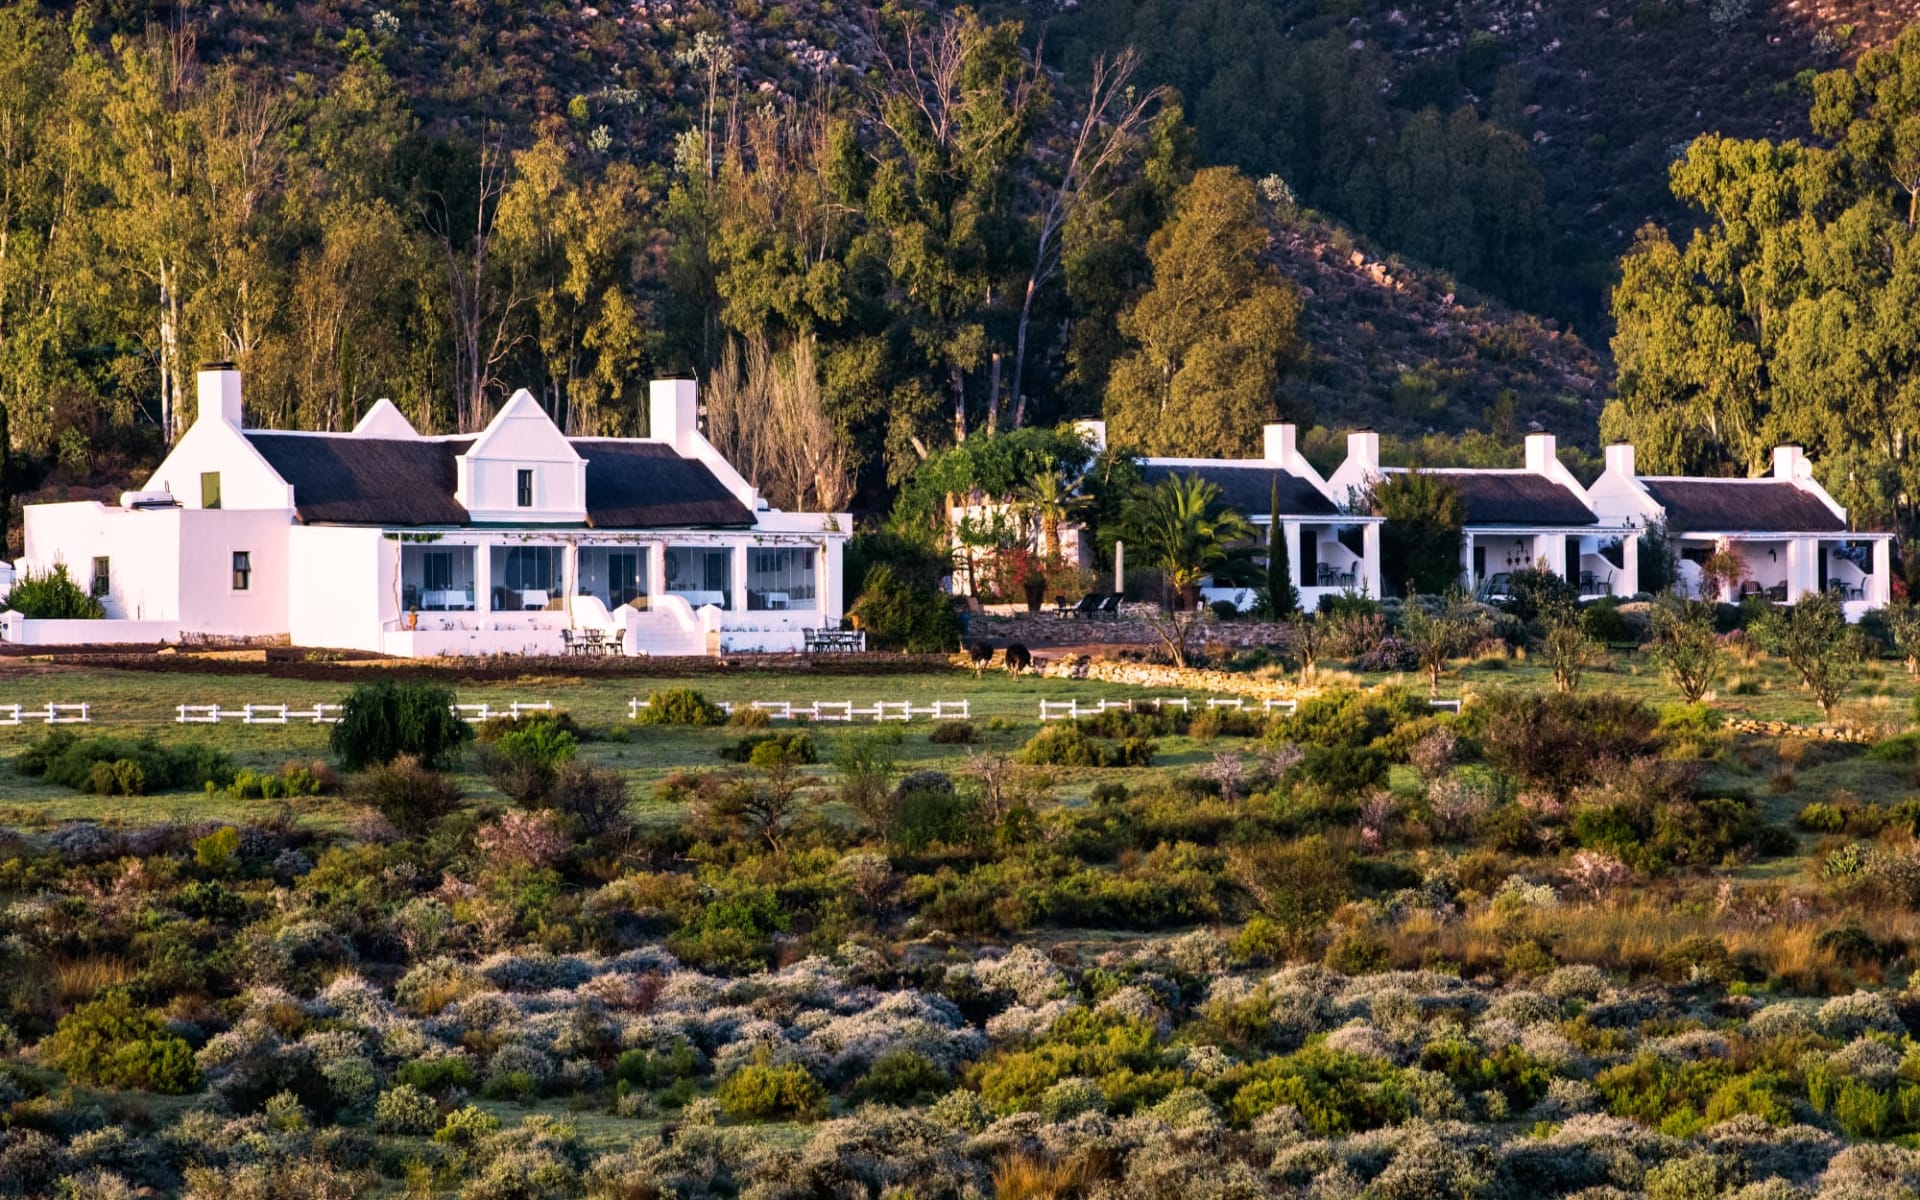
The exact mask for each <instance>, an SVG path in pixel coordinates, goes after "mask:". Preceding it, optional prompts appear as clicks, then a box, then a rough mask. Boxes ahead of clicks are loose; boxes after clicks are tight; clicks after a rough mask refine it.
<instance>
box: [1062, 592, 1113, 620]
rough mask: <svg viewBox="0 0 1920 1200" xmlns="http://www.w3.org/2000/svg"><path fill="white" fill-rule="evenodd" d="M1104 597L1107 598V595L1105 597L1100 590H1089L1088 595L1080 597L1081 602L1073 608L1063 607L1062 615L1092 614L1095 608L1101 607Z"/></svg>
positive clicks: (1086, 615)
mask: <svg viewBox="0 0 1920 1200" xmlns="http://www.w3.org/2000/svg"><path fill="white" fill-rule="evenodd" d="M1103 599H1105V597H1103V596H1102V595H1101V594H1100V593H1099V592H1088V593H1087V594H1086V595H1084V596H1082V597H1080V602H1079V603H1078V604H1075V605H1074V606H1073V607H1071V608H1064V609H1061V610H1060V615H1061V616H1063V617H1089V616H1092V615H1093V613H1094V610H1095V609H1097V608H1099V607H1100V601H1101V600H1103Z"/></svg>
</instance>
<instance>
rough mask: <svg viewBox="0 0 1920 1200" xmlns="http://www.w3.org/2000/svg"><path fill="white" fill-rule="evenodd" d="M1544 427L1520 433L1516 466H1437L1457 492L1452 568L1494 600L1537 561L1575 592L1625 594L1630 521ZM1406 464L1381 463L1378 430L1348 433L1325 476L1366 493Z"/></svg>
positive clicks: (1633, 585) (1337, 488) (1634, 582)
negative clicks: (1601, 506) (1458, 522)
mask: <svg viewBox="0 0 1920 1200" xmlns="http://www.w3.org/2000/svg"><path fill="white" fill-rule="evenodd" d="M1558 450H1559V447H1558V443H1557V442H1556V440H1555V439H1554V436H1553V435H1552V434H1550V433H1533V434H1528V435H1527V440H1526V457H1525V465H1524V466H1520V467H1510V468H1509V467H1501V468H1486V467H1435V468H1422V470H1423V473H1426V474H1431V475H1436V476H1439V477H1440V478H1442V479H1444V480H1446V481H1447V483H1449V484H1450V485H1452V486H1453V488H1454V489H1455V490H1456V491H1458V492H1459V493H1460V499H1461V503H1462V507H1463V508H1464V509H1465V515H1466V520H1465V523H1464V524H1463V525H1462V527H1461V531H1460V532H1461V535H1462V536H1461V546H1460V573H1461V576H1462V577H1463V578H1464V579H1465V581H1466V584H1467V586H1468V587H1469V588H1471V589H1472V590H1473V591H1474V592H1475V594H1477V595H1479V596H1481V597H1482V598H1484V599H1492V600H1497V599H1500V598H1501V597H1503V596H1504V595H1505V594H1506V584H1507V579H1508V577H1509V576H1511V575H1512V574H1513V573H1514V572H1515V571H1523V570H1534V569H1545V570H1548V571H1551V572H1553V573H1554V574H1555V575H1558V576H1560V577H1561V578H1563V579H1565V580H1566V581H1567V582H1568V583H1570V584H1572V585H1573V586H1574V587H1575V588H1576V589H1577V590H1578V591H1579V594H1580V595H1582V596H1631V595H1633V594H1634V593H1635V592H1637V591H1638V590H1639V588H1640V580H1639V564H1638V560H1637V557H1636V553H1635V552H1636V548H1637V531H1638V526H1637V524H1636V523H1635V522H1633V521H1632V520H1629V519H1624V518H1620V517H1616V516H1612V515H1609V514H1604V513H1600V512H1597V511H1596V510H1595V509H1594V506H1593V504H1592V503H1591V501H1590V499H1589V497H1588V494H1587V489H1586V488H1585V487H1583V486H1581V483H1580V480H1579V479H1578V478H1576V477H1575V476H1574V474H1573V472H1571V471H1569V470H1567V468H1566V465H1565V464H1564V463H1562V462H1561V461H1560V458H1559V453H1558ZM1406 470H1407V468H1405V467H1386V466H1382V465H1381V463H1380V435H1379V434H1377V433H1373V432H1370V431H1363V432H1359V433H1352V434H1348V435H1347V458H1346V461H1345V462H1343V463H1341V464H1340V466H1339V468H1338V469H1336V470H1335V471H1334V473H1333V474H1332V475H1331V476H1330V477H1329V478H1328V483H1329V485H1330V486H1331V487H1332V489H1333V491H1334V492H1335V493H1336V494H1342V495H1345V494H1351V493H1356V492H1363V491H1370V490H1371V489H1372V488H1373V486H1374V485H1375V484H1377V483H1379V482H1380V481H1381V480H1383V479H1385V478H1386V477H1387V476H1389V475H1398V474H1403V473H1405V471H1406Z"/></svg>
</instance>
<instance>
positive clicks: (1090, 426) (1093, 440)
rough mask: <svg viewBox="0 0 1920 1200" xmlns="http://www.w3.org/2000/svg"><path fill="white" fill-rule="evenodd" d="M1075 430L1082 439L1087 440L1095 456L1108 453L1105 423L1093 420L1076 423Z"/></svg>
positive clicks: (1074, 424)
mask: <svg viewBox="0 0 1920 1200" xmlns="http://www.w3.org/2000/svg"><path fill="white" fill-rule="evenodd" d="M1073 430H1074V432H1075V433H1077V434H1079V435H1080V436H1081V437H1082V438H1084V439H1086V443H1087V445H1089V446H1092V447H1093V452H1094V453H1095V454H1102V453H1105V452H1106V449H1107V423H1106V422H1105V421H1099V420H1092V419H1087V420H1080V421H1075V422H1074V423H1073Z"/></svg>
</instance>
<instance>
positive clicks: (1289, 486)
mask: <svg viewBox="0 0 1920 1200" xmlns="http://www.w3.org/2000/svg"><path fill="white" fill-rule="evenodd" d="M1169 475H1181V476H1192V475H1198V476H1199V477H1200V478H1202V479H1204V480H1206V481H1207V482H1208V483H1211V484H1213V485H1214V486H1215V487H1217V488H1219V489H1220V499H1221V502H1222V503H1224V504H1226V505H1227V506H1228V507H1229V508H1232V509H1234V510H1236V511H1237V512H1239V514H1240V515H1241V516H1243V517H1246V518H1248V519H1249V520H1256V521H1257V520H1261V519H1264V518H1265V517H1266V516H1267V514H1268V512H1269V511H1270V509H1271V508H1272V504H1273V485H1274V481H1275V480H1278V481H1279V484H1280V515H1281V516H1283V517H1332V516H1338V515H1339V513H1340V510H1339V509H1338V508H1336V507H1334V504H1333V501H1331V500H1329V499H1327V498H1326V497H1325V496H1323V495H1321V494H1320V489H1319V488H1316V487H1314V486H1313V485H1312V484H1311V483H1308V482H1307V481H1306V480H1304V479H1302V478H1301V477H1300V476H1298V475H1295V474H1293V473H1292V472H1291V471H1283V470H1281V469H1280V468H1278V467H1252V466H1248V467H1241V466H1225V465H1213V464H1207V465H1205V466H1180V465H1174V464H1167V463H1142V464H1140V478H1141V479H1142V480H1143V481H1145V482H1146V483H1148V484H1157V483H1159V482H1161V481H1162V480H1164V479H1166V478H1167V477H1168V476H1169Z"/></svg>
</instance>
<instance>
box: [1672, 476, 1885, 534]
mask: <svg viewBox="0 0 1920 1200" xmlns="http://www.w3.org/2000/svg"><path fill="white" fill-rule="evenodd" d="M1640 484H1641V486H1643V487H1645V488H1646V489H1647V494H1648V495H1649V496H1652V497H1653V499H1654V501H1655V502H1656V503H1657V504H1659V505H1660V507H1661V508H1662V509H1664V510H1665V511H1666V516H1667V528H1668V530H1670V531H1671V532H1674V533H1726V534H1733V533H1844V532H1846V528H1847V523H1846V522H1845V521H1843V520H1841V519H1840V517H1839V516H1838V515H1837V514H1835V512H1834V511H1833V510H1832V509H1830V508H1828V507H1827V506H1826V504H1825V503H1823V502H1822V501H1821V499H1820V498H1819V497H1818V496H1815V495H1814V494H1813V493H1811V492H1809V491H1807V490H1805V489H1804V488H1801V487H1799V486H1798V485H1796V484H1793V483H1790V482H1788V481H1786V480H1783V479H1682V478H1674V477H1668V476H1641V477H1640Z"/></svg>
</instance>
